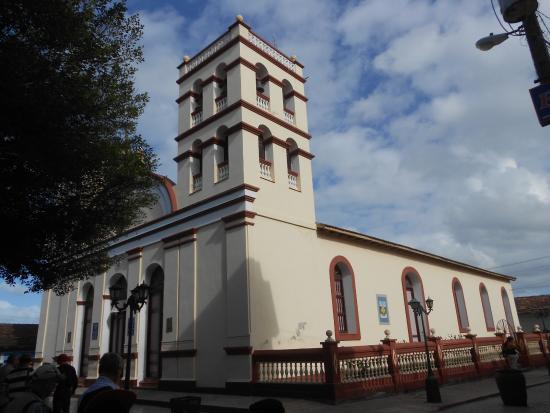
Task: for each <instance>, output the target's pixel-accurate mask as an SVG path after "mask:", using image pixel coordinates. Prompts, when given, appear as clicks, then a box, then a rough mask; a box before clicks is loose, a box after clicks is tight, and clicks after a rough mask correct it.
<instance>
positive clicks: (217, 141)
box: [201, 137, 225, 149]
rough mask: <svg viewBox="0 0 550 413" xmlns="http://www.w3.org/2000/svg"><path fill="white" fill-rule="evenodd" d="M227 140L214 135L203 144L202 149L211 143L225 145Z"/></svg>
mask: <svg viewBox="0 0 550 413" xmlns="http://www.w3.org/2000/svg"><path fill="white" fill-rule="evenodd" d="M224 143H225V142H224V141H222V140H221V139H218V138H216V137H212V138H210V139H208V140H206V141H204V142H203V143H202V144H201V149H204V148H206V147H208V146H210V145H223V144H224Z"/></svg>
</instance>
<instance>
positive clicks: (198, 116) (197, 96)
mask: <svg viewBox="0 0 550 413" xmlns="http://www.w3.org/2000/svg"><path fill="white" fill-rule="evenodd" d="M192 96H193V99H192V100H191V126H195V125H197V124H199V123H200V122H202V80H201V79H197V80H196V81H195V83H193V94H192Z"/></svg>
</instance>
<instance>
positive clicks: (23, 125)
mask: <svg viewBox="0 0 550 413" xmlns="http://www.w3.org/2000/svg"><path fill="white" fill-rule="evenodd" d="M142 28H143V27H142V25H141V24H140V21H139V18H138V16H137V15H133V16H129V15H128V14H127V8H126V4H125V1H108V0H37V1H35V0H4V1H2V2H1V5H0V62H1V63H0V79H1V81H0V239H1V241H0V277H2V278H3V279H4V280H5V281H6V282H7V283H14V282H22V283H23V284H24V285H26V286H27V288H28V289H29V290H30V291H40V290H44V289H50V288H53V289H54V290H55V291H56V292H57V293H63V292H66V291H67V290H68V289H69V288H70V286H71V284H72V283H73V282H74V281H75V280H80V279H84V278H86V277H90V276H93V275H96V274H97V273H99V272H102V271H104V270H106V268H108V266H109V265H110V264H112V258H109V256H108V255H107V252H106V246H107V245H108V242H109V240H110V239H112V237H113V236H114V235H115V234H117V233H120V232H121V231H124V230H126V229H128V228H129V227H131V226H132V225H133V224H134V223H135V222H136V221H137V220H138V219H139V217H140V211H141V208H143V207H147V206H149V205H150V204H151V202H153V196H152V195H151V191H150V189H151V187H152V185H153V179H154V178H153V176H152V172H153V171H154V170H155V168H156V163H157V158H156V156H155V155H154V153H153V151H152V149H151V148H150V147H149V146H148V145H147V143H146V142H145V141H144V139H143V138H142V137H141V136H139V135H138V134H137V132H136V123H137V119H138V117H139V115H140V114H141V113H142V111H143V108H144V106H145V103H146V101H147V96H146V94H142V93H137V91H136V89H135V87H134V75H135V72H136V67H137V65H138V64H139V63H140V62H141V61H142V60H143V55H142V49H141V45H140V43H139V42H140V39H141V36H142Z"/></svg>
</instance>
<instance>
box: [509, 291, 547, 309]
mask: <svg viewBox="0 0 550 413" xmlns="http://www.w3.org/2000/svg"><path fill="white" fill-rule="evenodd" d="M514 299H515V301H516V309H517V310H518V313H519V314H525V313H532V312H535V311H536V310H538V309H540V308H547V309H549V310H550V295H533V296H531V297H515V298H514Z"/></svg>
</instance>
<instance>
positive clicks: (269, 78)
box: [260, 75, 283, 88]
mask: <svg viewBox="0 0 550 413" xmlns="http://www.w3.org/2000/svg"><path fill="white" fill-rule="evenodd" d="M260 82H262V83H266V82H271V83H273V84H275V85H277V86H279V87H280V88H282V87H283V82H281V81H280V80H279V79H277V78H275V77H273V76H272V75H267V76H265V77H264V78H263V79H260Z"/></svg>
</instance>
